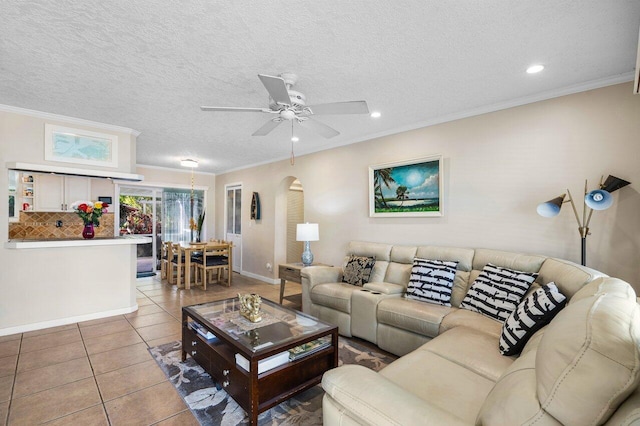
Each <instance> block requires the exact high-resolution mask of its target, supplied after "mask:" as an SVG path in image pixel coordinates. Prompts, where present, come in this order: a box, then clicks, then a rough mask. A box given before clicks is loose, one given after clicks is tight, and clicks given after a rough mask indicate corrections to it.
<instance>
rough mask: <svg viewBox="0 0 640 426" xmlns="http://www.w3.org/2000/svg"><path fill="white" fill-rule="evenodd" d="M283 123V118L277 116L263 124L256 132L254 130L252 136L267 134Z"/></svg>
mask: <svg viewBox="0 0 640 426" xmlns="http://www.w3.org/2000/svg"><path fill="white" fill-rule="evenodd" d="M280 123H282V120H280V119H279V118H275V119H273V120H269V121H267V122H266V123H264V124H263V125H262V127H260V128H259V129H258V130H256V131H255V132H253V134H252V135H251V136H266V135H268V134H269V133H271V131H272V130H273V129H275V128H276V127H278V125H279V124H280Z"/></svg>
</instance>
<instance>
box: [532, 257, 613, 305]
mask: <svg viewBox="0 0 640 426" xmlns="http://www.w3.org/2000/svg"><path fill="white" fill-rule="evenodd" d="M539 273H540V276H539V280H540V281H542V282H544V283H548V282H550V281H553V282H554V283H555V284H556V286H557V287H558V289H559V290H560V292H561V293H562V294H564V295H565V296H567V298H569V299H571V297H573V295H574V293H575V292H577V291H578V290H580V289H581V288H582V287H583V286H584V285H585V284H586V283H588V282H590V281H593V280H594V279H596V278H599V277H605V276H606V275H605V274H603V273H602V272H598V271H596V270H593V269H590V268H587V267H586V266H580V265H577V264H575V263H573V262H569V261H568V260H563V259H555V258H548V259H547V260H545V261H544V263H543V264H542V266H541V267H540V271H539Z"/></svg>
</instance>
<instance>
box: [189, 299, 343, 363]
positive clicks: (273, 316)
mask: <svg viewBox="0 0 640 426" xmlns="http://www.w3.org/2000/svg"><path fill="white" fill-rule="evenodd" d="M183 310H185V311H186V312H187V313H188V314H195V315H196V316H198V317H200V321H201V322H204V323H205V325H207V326H209V327H210V328H211V329H212V330H213V331H214V334H215V333H216V332H222V333H225V334H226V335H227V337H230V338H232V339H233V340H236V341H237V342H238V343H240V344H241V345H243V346H244V347H246V348H247V349H248V350H249V351H252V352H257V351H260V350H261V349H267V348H268V347H270V346H273V345H277V344H281V343H286V342H288V341H291V340H294V339H298V338H300V337H302V336H305V335H309V334H312V333H317V332H323V331H329V330H330V329H332V328H333V327H334V326H333V325H330V324H326V323H323V322H321V321H320V320H318V319H316V318H314V317H311V316H309V315H307V314H304V313H302V312H298V311H294V310H292V309H288V308H285V307H283V306H281V305H279V304H277V303H274V302H272V301H270V300H266V299H262V304H261V306H260V314H261V316H262V320H261V321H260V322H257V323H253V322H251V321H249V320H248V319H246V318H245V317H243V316H242V315H240V301H239V300H238V298H237V297H235V298H232V299H226V300H218V301H215V302H209V303H203V304H201V305H192V306H186V307H184V308H183ZM194 319H195V320H198V319H199V318H194ZM214 338H215V337H214Z"/></svg>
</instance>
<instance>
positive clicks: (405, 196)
mask: <svg viewBox="0 0 640 426" xmlns="http://www.w3.org/2000/svg"><path fill="white" fill-rule="evenodd" d="M442 188H443V179H442V155H433V156H430V157H423V158H417V159H414V160H406V161H398V162H393V163H385V164H378V165H375V166H370V167H369V216H371V217H434V216H442V215H443V211H442V205H443V189H442Z"/></svg>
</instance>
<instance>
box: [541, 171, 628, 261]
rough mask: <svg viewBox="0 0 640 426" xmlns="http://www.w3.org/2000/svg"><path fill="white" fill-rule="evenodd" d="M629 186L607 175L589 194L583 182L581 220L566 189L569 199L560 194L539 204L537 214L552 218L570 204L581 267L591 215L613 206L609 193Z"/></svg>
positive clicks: (585, 251)
mask: <svg viewBox="0 0 640 426" xmlns="http://www.w3.org/2000/svg"><path fill="white" fill-rule="evenodd" d="M627 185H629V182H627V181H626V180H624V179H620V178H617V177H615V176H611V175H609V176H608V177H607V179H606V180H605V181H604V183H602V179H600V188H599V189H594V190H593V191H591V192H587V181H586V180H585V181H584V199H583V203H582V219H580V216H579V215H578V210H577V209H576V205H575V203H574V202H573V197H572V196H571V191H569V190H568V189H567V194H569V199H568V200H566V201H565V197H566V196H567V194H562V195H560V196H559V197H556V198H554V199H552V200H549V201H547V202H545V203H542V204H539V205H538V208H537V212H538V214H539V215H540V216H543V217H554V216H557V215H558V214H559V213H560V208H561V207H562V204H564V203H571V207H572V208H573V213H574V215H575V217H576V221H577V222H578V232H579V233H580V239H581V242H582V256H581V264H582V266H586V262H587V235H589V234H590V232H589V222H591V215H592V214H593V211H594V210H606V209H608V208H609V207H611V205H612V204H613V197H612V196H611V193H612V192H613V191H617V190H618V189H620V188H622V187H625V186H627Z"/></svg>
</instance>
